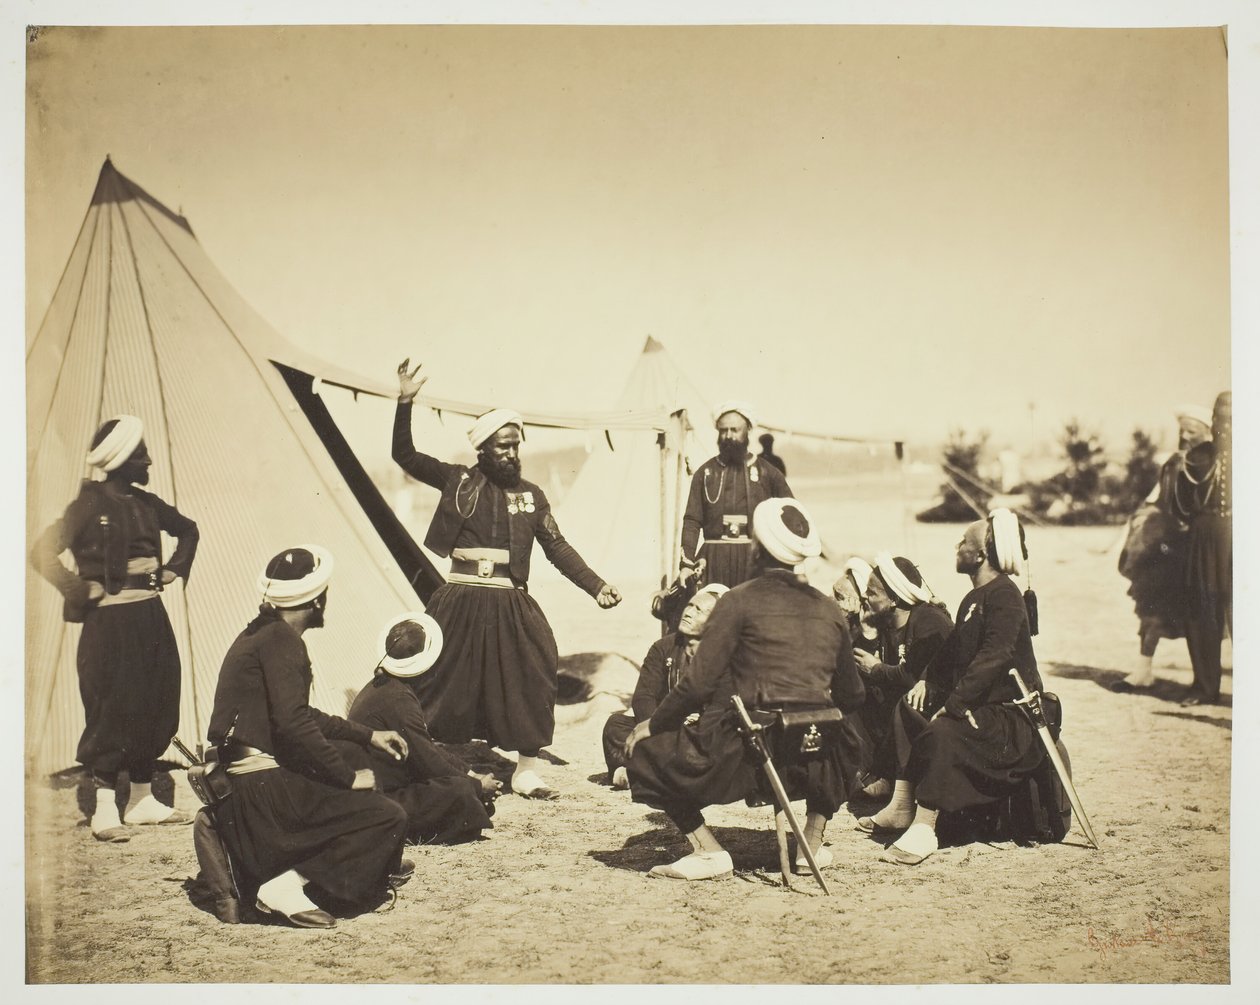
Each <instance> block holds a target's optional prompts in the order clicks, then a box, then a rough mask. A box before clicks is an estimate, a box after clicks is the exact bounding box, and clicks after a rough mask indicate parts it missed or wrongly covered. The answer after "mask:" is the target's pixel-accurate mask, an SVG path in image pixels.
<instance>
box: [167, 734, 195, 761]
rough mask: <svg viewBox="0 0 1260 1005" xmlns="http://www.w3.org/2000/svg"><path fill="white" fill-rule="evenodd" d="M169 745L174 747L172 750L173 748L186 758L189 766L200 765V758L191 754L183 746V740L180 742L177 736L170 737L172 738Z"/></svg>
mask: <svg viewBox="0 0 1260 1005" xmlns="http://www.w3.org/2000/svg"><path fill="white" fill-rule="evenodd" d="M171 745H172V746H174V748H175V749H176V750H178V751H179V752H180V753H181V754H183V755H184V756H185V757H186V758H188V760H189V763H191V764H200V763H201V758H200V757H198V756H197V755H196V754H194V753H193V752H192V751H191V750H189V749H188V748H187V747H185V746H184V741H183V740H181V739H180V738H179V737H178V736H172V737H171Z"/></svg>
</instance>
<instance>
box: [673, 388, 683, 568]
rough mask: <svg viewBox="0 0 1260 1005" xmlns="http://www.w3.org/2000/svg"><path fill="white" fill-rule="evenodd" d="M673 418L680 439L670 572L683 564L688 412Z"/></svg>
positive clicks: (675, 475)
mask: <svg viewBox="0 0 1260 1005" xmlns="http://www.w3.org/2000/svg"><path fill="white" fill-rule="evenodd" d="M671 418H672V419H673V420H674V423H675V426H676V428H675V430H674V433H675V435H676V436H677V438H678V444H677V447H676V448H675V449H676V451H677V456H676V458H675V463H674V525H673V527H672V528H671V530H672V532H673V533H672V535H671V541H670V545H671V549H672V555H673V559H674V561H673V563H672V564H671V565H670V568H669V571H671V572H672V571H673V570H674V569H677V568H678V566H679V564H680V563H681V562H682V518H683V506H684V505H686V504H685V502H684V501H683V489H684V486H685V485H686V481H687V456H686V454H687V451H686V449H685V448H686V446H687V410H686V409H685V408H680V409H679V410H678V411H677V412H675V413H674V414H673V415H672V416H671Z"/></svg>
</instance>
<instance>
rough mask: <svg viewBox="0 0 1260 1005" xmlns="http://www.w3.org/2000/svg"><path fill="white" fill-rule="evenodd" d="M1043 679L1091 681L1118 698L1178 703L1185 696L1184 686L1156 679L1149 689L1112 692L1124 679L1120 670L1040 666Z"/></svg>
mask: <svg viewBox="0 0 1260 1005" xmlns="http://www.w3.org/2000/svg"><path fill="white" fill-rule="evenodd" d="M1042 669H1043V674H1044V676H1045V677H1063V678H1065V679H1067V680H1088V681H1093V682H1094V683H1095V684H1097V685H1098V686H1099V687H1101V688H1102V689H1103V690H1104V691H1108V692H1111V693H1113V694H1115V695H1116V697H1118V698H1124V697H1128V696H1129V695H1136V696H1138V697H1146V698H1158V699H1159V700H1160V701H1168V702H1179V701H1181V699H1182V698H1184V697H1185V696H1186V685H1185V684H1182V683H1179V682H1177V681H1173V680H1165V679H1164V678H1163V677H1156V678H1155V681H1154V683H1153V684H1151V686H1150V687H1144V688H1139V689H1137V690H1134V691H1124V692H1112V691H1111V687H1112V685H1113V684H1116V683H1118V682H1120V681H1122V680H1124V678H1125V677H1127V676H1128V674H1127V673H1125V672H1123V671H1121V670H1106V669H1103V668H1102V667H1091V666H1083V665H1081V664H1077V663H1048V664H1043V665H1042Z"/></svg>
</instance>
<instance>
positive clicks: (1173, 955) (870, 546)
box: [27, 486, 1233, 984]
mask: <svg viewBox="0 0 1260 1005" xmlns="http://www.w3.org/2000/svg"><path fill="white" fill-rule="evenodd" d="M809 489H810V487H809V486H805V487H802V488H798V494H800V495H801V496H802V497H803V498H806V499H810V498H811V496H810V491H809ZM814 491H815V493H816V496H817V498H818V499H819V502H817V503H816V506H815V508H816V511H817V513H818V516H819V519H820V521H822V522H824V525H825V528H826V533H825V534H824V537H825V538H826V539H827V540H828V542H829V543H830V544H831V545H832V546H833V547H834V546H835V544H836V542H841V541H843V542H844V543H845V546H846V551H847V550H852V551H858V552H863V553H866V554H870V553H872V552H874V551H875V550H876V549H877V548H881V547H892V548H893V549H894V550H898V551H902V552H904V553H907V554H910V555H912V556H913V557H915V558H917V559H919V560H920V562H921V565H922V567H923V569H924V572H925V574H926V576H927V578H928V581H929V582H930V583H931V584H932V585H933V586H934V587H935V589H936V591H937V593H938V594H939V595H940V596H941V597H942V598H943V599H944V600H946V601H947V602H948V603H949V604H950V605H951V608H952V607H953V606H954V605H956V603H957V602H958V600H959V599H960V598H961V596H962V594H963V593H964V592H965V591H966V589H967V581H966V580H965V579H963V578H962V577H960V576H958V575H957V574H956V573H954V572H953V571H952V557H953V544H954V542H955V541H956V540H957V538H958V536H959V533H960V529H959V528H958V527H956V526H952V527H950V526H946V527H928V526H923V525H911V524H908V523H907V522H906V521H905V519H904V517H905V513H904V512H903V511H902V510H901V509H899V508H898V507H895V506H894V507H891V508H883V509H878V508H873V507H872V506H871V505H869V500H867V501H863V500H862V499H860V498H859V499H844V498H832V497H829V496H825V494H824V493H823V492H822V490H821V489H820V488H818V487H814ZM859 527H860V528H862V529H861V531H860V532H856V531H854V530H853V528H859ZM1117 533H1118V532H1117V531H1116V529H1114V528H1084V529H1052V530H1037V531H1035V532H1034V533H1033V534H1032V535H1031V537H1032V542H1031V543H1032V547H1033V549H1034V562H1033V585H1034V587H1035V588H1036V589H1037V592H1038V594H1039V595H1040V598H1041V611H1042V634H1041V635H1040V636H1039V637H1038V638H1037V640H1036V645H1037V652H1038V657H1039V660H1040V662H1041V665H1042V668H1043V671H1044V672H1045V676H1046V680H1047V686H1048V687H1049V688H1051V689H1053V690H1055V691H1056V692H1057V693H1058V694H1059V695H1060V696H1061V698H1062V700H1063V705H1064V712H1065V726H1064V733H1063V736H1064V740H1065V742H1066V744H1067V746H1068V748H1069V750H1070V752H1071V757H1072V762H1073V767H1074V774H1075V778H1076V782H1077V786H1078V788H1079V791H1080V793H1081V796H1082V798H1083V800H1084V803H1085V807H1086V810H1087V812H1088V813H1089V816H1090V818H1091V820H1092V822H1093V824H1094V827H1095V829H1096V831H1097V832H1098V834H1099V837H1100V838H1101V840H1102V843H1103V847H1102V850H1093V849H1092V848H1090V847H1089V846H1088V843H1087V842H1086V841H1085V839H1084V837H1083V835H1082V834H1081V832H1080V830H1079V828H1074V830H1073V832H1072V833H1071V834H1070V835H1069V836H1068V839H1067V840H1066V841H1065V842H1064V843H1063V844H1060V845H1052V846H1045V847H1038V848H1020V847H1016V846H1014V845H1010V844H998V845H989V844H972V845H967V846H961V847H952V848H946V849H943V850H942V851H940V852H939V853H938V854H936V855H935V856H933V857H932V858H931V859H929V860H928V861H927V862H926V863H924V864H923V865H921V866H919V867H917V868H914V869H905V868H902V867H897V866H893V865H888V864H885V863H882V862H880V861H878V852H879V850H880V845H879V844H878V843H877V842H875V841H874V840H872V839H871V838H868V837H866V836H864V835H862V834H860V833H858V832H856V831H855V830H853V828H852V818H851V817H850V816H849V815H848V814H846V813H844V812H843V811H842V813H841V814H840V815H838V816H837V817H836V819H835V820H834V821H833V822H832V824H831V827H830V829H829V831H828V840H829V842H830V843H831V844H832V845H833V848H834V851H835V853H836V865H835V866H834V867H833V868H832V869H830V870H829V873H828V876H829V882H830V884H831V888H832V894H833V895H832V896H831V897H824V896H822V895H821V894H820V893H819V892H818V891H817V890H815V889H814V888H813V883H812V881H811V880H809V879H808V878H807V877H806V878H798V879H796V880H795V886H796V889H795V891H787V890H784V889H783V888H782V887H781V886H780V885H779V884H778V869H777V859H776V852H775V840H774V831H773V826H772V820H771V816H770V811H769V810H768V809H766V808H759V809H749V808H747V807H745V806H744V805H743V804H736V805H733V806H728V807H715V808H714V809H713V810H711V811H710V813H709V821H710V823H711V824H712V825H713V826H714V829H715V831H716V833H717V835H718V837H719V839H720V840H721V841H723V843H725V844H726V845H727V847H728V848H729V849H730V851H731V853H732V855H733V857H734V861H735V867H736V874H735V876H734V877H733V878H731V879H726V880H721V881H716V882H708V883H695V884H685V883H673V882H669V881H661V880H651V879H649V878H648V877H647V875H646V874H647V870H648V869H649V868H650V867H651V866H653V865H655V864H657V863H660V862H666V861H669V860H671V859H673V858H675V857H677V856H678V855H680V854H681V853H682V852H683V850H684V842H683V840H682V839H681V837H680V836H679V835H678V834H677V833H676V832H675V831H674V829H673V828H672V826H671V825H670V824H669V823H668V821H667V820H666V819H665V818H664V817H663V815H661V814H659V813H656V812H653V811H651V810H648V809H647V808H645V807H642V806H639V805H636V804H633V803H631V802H630V800H629V797H628V795H627V794H626V793H623V792H614V791H612V790H610V789H609V788H608V787H607V784H606V779H605V776H604V765H603V761H602V756H601V753H600V745H599V733H600V729H601V726H602V722H603V719H604V717H605V716H606V715H607V714H608V712H609V711H611V710H614V709H617V708H619V707H620V706H621V704H622V702H623V700H624V697H625V696H626V695H628V693H629V691H630V689H631V688H632V687H633V680H634V673H635V671H634V667H633V665H632V664H631V662H630V661H634V662H637V661H638V660H639V659H640V658H641V657H642V654H643V653H644V652H645V651H646V649H647V646H648V644H649V643H650V642H651V640H652V638H653V637H654V634H653V632H654V628H653V625H654V623H653V622H652V621H651V620H650V619H649V618H648V617H647V616H646V615H645V614H644V613H643V606H644V605H643V603H642V591H637V592H632V591H631V590H630V589H629V588H627V589H626V591H625V592H626V593H627V595H628V596H630V600H629V602H628V603H627V604H625V605H623V607H622V608H620V609H618V610H617V611H614V612H600V611H599V610H598V609H597V608H596V607H595V605H594V604H593V603H591V602H590V601H589V599H588V598H586V597H585V596H583V595H582V594H580V593H578V592H577V591H576V590H574V589H573V588H572V587H570V586H568V585H567V584H563V583H543V584H540V585H539V586H538V588H537V590H536V593H537V594H538V596H539V599H540V601H541V603H542V604H543V606H544V609H546V610H547V611H548V612H549V614H550V615H551V618H552V621H553V625H554V627H555V629H556V634H557V637H558V639H559V642H560V648H561V652H562V653H567V654H569V655H568V656H566V657H565V660H564V665H565V667H566V668H567V669H569V670H570V671H574V672H577V671H590V670H591V669H592V668H594V673H593V674H592V675H590V681H589V682H590V685H591V687H592V689H593V690H594V691H595V692H596V693H595V694H594V695H593V697H590V698H588V700H586V701H584V702H582V703H580V704H575V705H569V706H565V707H563V708H561V709H560V710H559V715H558V726H557V731H556V738H555V742H554V743H553V745H552V746H551V748H550V750H549V754H550V759H551V761H552V764H551V765H550V767H549V770H548V777H549V779H550V780H551V781H552V782H553V783H554V784H555V785H556V786H557V787H558V788H560V789H561V790H563V793H564V795H563V798H562V799H561V800H560V801H558V802H555V803H537V802H531V801H528V800H524V799H521V798H519V797H516V796H511V795H508V796H505V797H503V798H502V799H501V800H500V801H499V808H498V813H497V815H496V817H495V829H494V830H493V831H492V832H491V834H490V836H489V837H488V838H487V839H485V840H482V841H480V842H477V843H474V844H470V845H464V846H459V847H446V848H443V847H425V848H416V849H412V850H411V852H410V853H409V854H410V855H411V857H413V858H414V859H415V860H416V864H417V871H416V878H415V879H414V880H413V881H412V883H411V884H410V885H409V886H407V887H406V888H405V889H404V891H403V893H402V895H401V897H400V899H399V901H398V903H397V905H396V906H395V908H394V909H393V910H392V911H390V912H389V913H384V914H369V915H364V916H361V917H358V918H355V919H351V920H346V921H343V922H341V923H340V924H339V925H338V927H337V928H336V929H334V930H331V931H327V932H309V931H299V930H296V929H291V928H287V927H279V926H275V925H257V924H249V925H241V926H237V927H228V926H223V925H220V924H219V923H218V922H217V921H216V920H215V919H214V917H213V916H212V915H210V914H208V913H206V911H205V910H203V909H201V908H199V907H198V906H197V905H196V904H195V903H194V902H193V900H192V899H191V898H190V896H189V894H188V892H187V890H186V887H187V885H188V881H189V879H190V878H191V877H192V876H194V875H195V873H196V871H197V866H196V859H195V857H194V855H193V850H192V844H191V836H190V832H189V831H188V830H187V829H185V828H166V827H162V828H143V829H136V831H135V832H134V834H135V836H134V837H133V839H132V841H131V842H130V843H128V844H125V845H103V844H99V843H97V842H95V841H93V840H92V839H91V837H90V834H89V832H88V830H87V825H86V819H85V817H84V815H83V813H82V812H81V810H80V809H79V805H78V800H77V799H76V786H77V779H75V778H74V777H70V778H64V779H60V780H57V779H53V780H50V779H47V778H37V779H29V780H28V784H27V793H28V806H27V813H28V816H27V822H28V826H27V833H28V841H27V853H28V860H27V934H28V942H27V963H28V980H29V981H31V982H34V983H44V982H53V983H90V982H225V981H230V982H331V983H338V982H385V983H390V982H400V983H443V984H445V983H483V982H488V983H536V982H559V983H587V982H593V983H639V982H646V983H655V982H671V983H672V982H678V983H692V982H696V983H716V984H723V983H854V984H889V983H894V984H896V983H899V984H936V983H990V982H1086V983H1109V982H1138V983H1147V982H1150V983H1164V982H1189V983H1222V982H1228V981H1229V978H1230V959H1229V919H1230V903H1229V864H1230V863H1229V813H1230V805H1229V771H1230V744H1231V729H1232V718H1233V712H1232V708H1231V705H1230V699H1229V698H1228V697H1227V698H1226V699H1225V704H1223V705H1221V706H1216V707H1210V708H1197V709H1182V708H1180V707H1179V706H1178V705H1177V703H1176V701H1175V699H1176V698H1177V697H1179V695H1180V692H1181V691H1182V690H1183V689H1184V687H1185V686H1186V685H1188V683H1189V681H1190V669H1189V660H1188V658H1187V655H1186V650H1185V645H1184V643H1182V642H1165V643H1164V644H1163V645H1162V647H1161V649H1160V651H1159V653H1158V655H1157V656H1156V667H1157V672H1158V674H1159V684H1158V686H1157V687H1156V688H1155V689H1154V692H1153V693H1151V694H1146V695H1138V696H1125V695H1115V694H1113V693H1111V692H1110V691H1109V690H1108V685H1109V684H1110V683H1111V682H1112V681H1114V680H1116V679H1118V678H1119V677H1120V676H1122V675H1123V673H1124V672H1125V670H1126V665H1127V664H1128V663H1129V662H1130V661H1131V659H1132V658H1133V657H1134V656H1135V655H1136V651H1137V638H1136V621H1135V619H1134V617H1133V615H1132V611H1131V608H1130V606H1129V601H1128V599H1127V598H1126V597H1125V595H1124V589H1125V583H1124V582H1123V581H1122V580H1121V579H1120V578H1119V576H1118V575H1117V574H1116V573H1115V552H1114V548H1113V547H1112V546H1113V545H1114V543H1115V539H1116V536H1117ZM837 557H839V558H843V557H844V552H839V553H837ZM831 578H833V577H832V569H830V568H827V567H823V568H820V569H818V570H815V581H816V583H817V584H818V585H820V586H823V585H826V584H827V583H829V582H830V579H831ZM623 585H625V584H623ZM1228 658H1229V657H1228V647H1227V659H1228ZM1231 685H1232V678H1231V677H1230V676H1229V675H1228V673H1227V675H1226V678H1225V688H1226V691H1227V692H1228V691H1229V690H1230V689H1231ZM465 751H466V753H468V754H469V755H470V756H472V757H473V758H474V759H476V760H479V761H482V762H484V763H486V764H489V765H491V766H493V767H496V768H497V771H498V772H499V774H500V776H501V777H503V778H505V779H506V777H507V774H508V771H509V770H510V769H509V768H508V765H507V762H505V761H503V760H501V759H499V758H497V756H496V755H495V754H494V753H493V752H491V751H489V750H488V749H487V748H484V747H481V746H477V745H474V746H471V747H469V748H465ZM175 795H176V800H177V802H178V804H179V805H180V806H182V807H184V808H186V809H189V810H193V809H195V807H196V803H195V800H194V798H193V796H192V794H191V792H190V791H189V790H188V789H187V787H186V786H185V785H184V783H183V782H182V780H178V779H177V783H176V788H175Z"/></svg>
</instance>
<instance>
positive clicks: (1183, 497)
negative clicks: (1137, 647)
mask: <svg viewBox="0 0 1260 1005" xmlns="http://www.w3.org/2000/svg"><path fill="white" fill-rule="evenodd" d="M1232 475H1233V395H1232V394H1231V392H1229V391H1224V392H1222V393H1221V394H1219V395H1218V396H1217V398H1216V404H1215V406H1214V407H1213V409H1212V439H1211V440H1210V441H1206V442H1204V443H1200V444H1198V446H1195V447H1192V448H1191V449H1190V450H1188V451H1187V452H1186V459H1185V464H1184V465H1183V466H1182V468H1181V470H1180V471H1179V472H1178V473H1177V480H1176V483H1175V488H1174V492H1173V513H1174V515H1176V516H1178V517H1179V518H1180V519H1183V520H1186V521H1188V522H1189V524H1190V539H1189V542H1188V543H1187V545H1186V579H1185V583H1186V590H1187V592H1188V594H1189V611H1188V614H1187V617H1186V643H1187V645H1188V647H1189V649H1190V663H1191V665H1192V666H1193V667H1194V684H1193V686H1192V687H1191V688H1190V691H1189V693H1188V694H1187V695H1186V697H1185V698H1183V699H1182V701H1181V704H1182V705H1185V706H1194V705H1214V704H1216V703H1217V702H1218V701H1220V697H1221V639H1222V638H1223V637H1224V635H1225V632H1226V631H1229V632H1231V634H1232V632H1233V622H1234V546H1233V512H1234V509H1233V503H1234V496H1233V485H1232V481H1231V479H1232Z"/></svg>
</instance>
